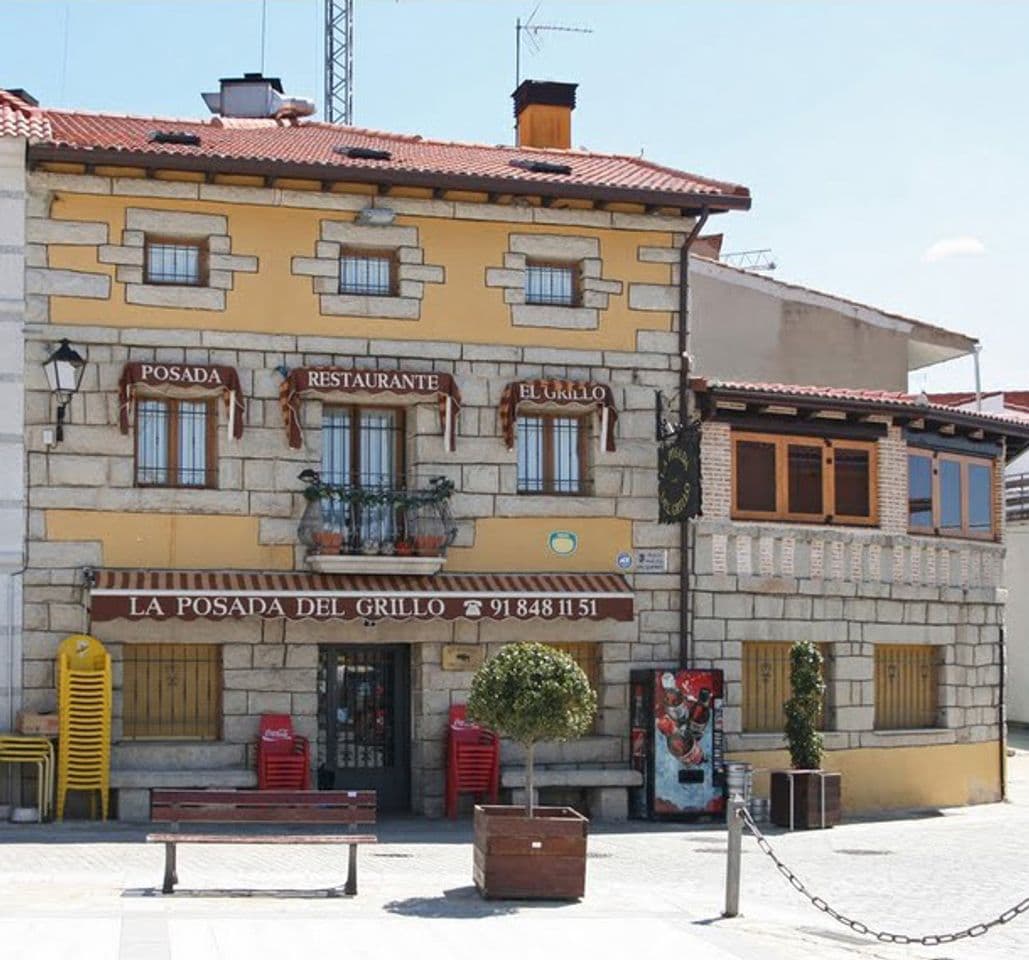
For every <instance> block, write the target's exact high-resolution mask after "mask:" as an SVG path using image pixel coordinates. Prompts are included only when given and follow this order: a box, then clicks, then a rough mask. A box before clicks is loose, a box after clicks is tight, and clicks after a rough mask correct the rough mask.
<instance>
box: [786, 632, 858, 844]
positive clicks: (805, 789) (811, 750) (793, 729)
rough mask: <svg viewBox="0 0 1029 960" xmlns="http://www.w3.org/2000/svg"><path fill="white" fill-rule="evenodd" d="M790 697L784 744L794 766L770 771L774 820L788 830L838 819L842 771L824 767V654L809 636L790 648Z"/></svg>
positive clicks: (824, 825)
mask: <svg viewBox="0 0 1029 960" xmlns="http://www.w3.org/2000/svg"><path fill="white" fill-rule="evenodd" d="M790 690H791V696H790V699H789V700H787V701H786V704H785V705H784V707H783V711H784V713H785V714H786V727H785V733H786V743H787V746H788V747H789V751H790V764H791V765H792V767H793V769H792V770H789V771H786V770H774V771H772V787H771V809H770V814H771V819H772V822H773V823H774V824H776V825H777V826H780V827H789V828H790V829H794V828H798V827H799V828H800V829H803V830H810V829H815V828H819V827H831V826H833V824H837V823H839V822H840V795H841V782H842V778H841V775H840V774H838V773H828V772H826V771H825V770H822V752H823V742H822V735H821V734H820V733H819V732H818V719H819V716H820V715H821V713H822V703H823V696H824V694H825V683H824V681H823V680H822V654H821V653H820V652H819V650H818V647H817V646H816V645H815V644H814V643H811V642H810V641H803V642H801V643H795V644H794V645H793V647H792V648H791V649H790Z"/></svg>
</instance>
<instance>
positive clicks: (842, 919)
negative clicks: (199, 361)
mask: <svg viewBox="0 0 1029 960" xmlns="http://www.w3.org/2000/svg"><path fill="white" fill-rule="evenodd" d="M736 818H738V819H739V820H741V821H742V822H743V825H745V826H746V827H747V829H749V830H750V832H751V833H752V834H753V835H754V839H755V840H757V845H758V846H759V847H760V848H761V849H762V850H763V851H764V852H765V853H766V854H768V856H769V858H770V859H771V861H772V863H774V864H775V868H776V870H778V871H779V873H781V874H782V875H783V876H784V877H785V878H786V879H787V880H788V881H789V884H790V886H791V887H793V889H794V890H796V891H797V892H798V893H800V894H802V895H803V896H805V897H807V899H808V900H810V901H811V904H812V906H814V907H817V908H818V909H819V910H821V911H822V913H825V914H827V915H828V916H830V917H832V918H833V920H836V921H837V922H839V923H842V924H843V925H844V926H846V927H850V929H851V930H853V931H854V932H855V933H857V934H860V935H862V936H866V937H875V939H876V940H878V941H879V942H880V943H899V944H920V945H921V946H925V947H936V946H939V945H940V944H944V943H954V942H955V941H957V940H965V939H967V938H969V937H981V936H982V935H983V934H984V933H988V932H989V931H990V930H991V929H993V928H994V927H999V926H1001V925H1002V924H1005V923H1010V922H1011V921H1012V920H1014V919H1015V917H1017V916H1019V915H1020V914H1023V913H1025V912H1026V911H1029V897H1026V898H1025V899H1024V900H1022V901H1020V902H1019V903H1016V904H1015V905H1014V906H1013V907H1011V908H1010V909H1008V910H1005V911H1004V912H1003V913H1002V914H1000V916H997V917H994V919H992V920H987V921H986V922H985V923H976V924H974V925H973V926H971V927H967V928H965V929H964V930H959V931H957V932H955V933H940V934H935V935H932V934H930V935H928V936H924V937H909V936H908V935H907V934H904V933H889V932H888V931H886V930H873V929H872V928H871V927H869V926H868V925H867V924H864V923H862V922H861V921H860V920H854V919H852V918H850V917H848V916H845V915H844V914H842V913H840V912H839V911H838V910H834V909H833V908H832V907H830V906H829V904H828V903H826V902H825V900H823V899H822V898H821V897H816V896H814V894H812V893H811V892H810V891H809V890H808V888H807V887H806V886H804V883H803V882H802V881H801V879H800V878H799V877H798V876H797V875H796V874H795V873H794V872H793V871H792V870H791V869H790V868H789V867H788V866H786V864H785V863H783V862H782V860H780V859H779V857H778V856H776V853H775V851H774V850H773V849H772V845H771V844H770V843H769V842H768V839H767V838H766V837H765V835H764V834H763V833H762V832H761V830H760V829H759V828H758V825H757V824H756V823H755V822H754V818H753V817H752V816H751V815H750V811H749V810H747V808H746V806H744V805H743V804H742V803H740V804H739V805H738V806H736ZM731 829H732V824H731V823H730V830H731ZM731 869H732V868H731V865H730V871H731ZM737 870H738V867H737ZM729 915H732V916H734V915H735V914H729Z"/></svg>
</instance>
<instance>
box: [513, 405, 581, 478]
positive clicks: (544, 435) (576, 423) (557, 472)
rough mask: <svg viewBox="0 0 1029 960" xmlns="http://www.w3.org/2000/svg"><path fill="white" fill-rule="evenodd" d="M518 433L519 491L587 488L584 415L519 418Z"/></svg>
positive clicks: (544, 415) (540, 415)
mask: <svg viewBox="0 0 1029 960" xmlns="http://www.w3.org/2000/svg"><path fill="white" fill-rule="evenodd" d="M516 433H517V437H518V443H517V446H518V492H519V493H544V494H547V493H549V494H580V493H583V492H584V491H585V474H586V469H585V467H586V433H587V431H586V429H585V420H584V418H583V417H559V416H554V415H552V414H539V415H537V416H531V417H519V418H518V423H517V429H516Z"/></svg>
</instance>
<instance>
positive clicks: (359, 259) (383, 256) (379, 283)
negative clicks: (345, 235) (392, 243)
mask: <svg viewBox="0 0 1029 960" xmlns="http://www.w3.org/2000/svg"><path fill="white" fill-rule="evenodd" d="M395 274H396V270H395V269H394V258H393V255H392V254H391V253H377V252H376V253H369V252H366V251H359V250H344V251H343V255H342V256H341V257H340V258H339V292H340V293H350V294H355V295H357V296H364V297H392V296H394V295H395V287H396V284H395V282H394V279H395Z"/></svg>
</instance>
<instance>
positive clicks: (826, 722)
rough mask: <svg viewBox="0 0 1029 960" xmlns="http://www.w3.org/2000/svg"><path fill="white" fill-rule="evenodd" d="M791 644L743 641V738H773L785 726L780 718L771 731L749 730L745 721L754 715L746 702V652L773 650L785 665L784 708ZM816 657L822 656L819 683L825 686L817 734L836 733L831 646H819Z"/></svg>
mask: <svg viewBox="0 0 1029 960" xmlns="http://www.w3.org/2000/svg"><path fill="white" fill-rule="evenodd" d="M792 646H793V644H792V643H791V642H790V641H779V640H744V641H743V642H742V644H741V647H740V680H741V685H742V688H743V693H742V703H741V716H740V732H741V733H743V734H756V735H762V734H766V735H767V734H773V733H783V731H784V729H785V726H786V715H785V713H784V714H783V715H782V717H781V719H780V720H779V722H778V724H776V726H775V727H774V729H771V728H768V727H761V728H755V727H754V726H748V724H747V720H748V719H749V720H751V721H753V716H752V714H753V713H754V712H756V710H755V708H754V707H753V705H752V704H751V703H749V701H748V686H749V684H748V678H747V673H746V670H747V663H748V660H749V659H750V658H748V656H747V651H748V648H749V649H751V650H753V649H754V648H757V647H766V648H767V647H776V648H779V649H778V650H777V654H778V656H779V657H780V658H781V659H784V660H785V662H786V676H785V680H784V684H783V686H784V691H783V692H784V697H783V700H782V705H785V703H786V701H787V700H788V699H789V698H790V690H789V683H790V680H789V657H790V649H791V648H792ZM817 646H818V651H819V653H821V654H822V682H823V683H824V684H825V693H824V694H823V696H822V703H821V709H820V714H819V721H820V722H819V724H818V730H819V732H820V733H826V732H829V731H831V730H833V729H835V722H834V721H835V717H834V715H833V698H832V678H833V645H832V644H831V643H819V644H817Z"/></svg>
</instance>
